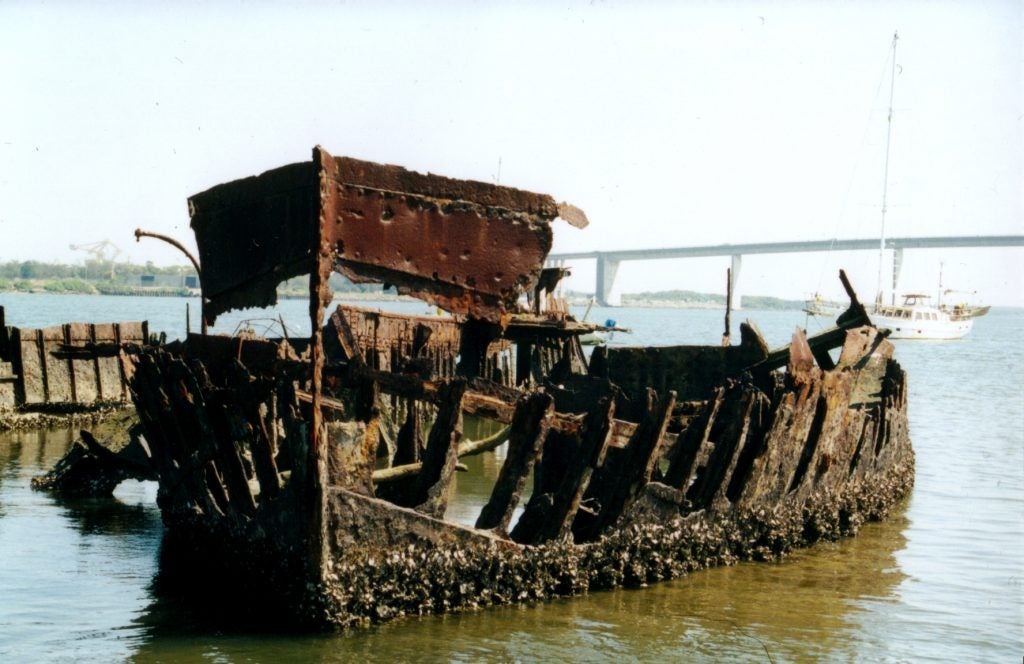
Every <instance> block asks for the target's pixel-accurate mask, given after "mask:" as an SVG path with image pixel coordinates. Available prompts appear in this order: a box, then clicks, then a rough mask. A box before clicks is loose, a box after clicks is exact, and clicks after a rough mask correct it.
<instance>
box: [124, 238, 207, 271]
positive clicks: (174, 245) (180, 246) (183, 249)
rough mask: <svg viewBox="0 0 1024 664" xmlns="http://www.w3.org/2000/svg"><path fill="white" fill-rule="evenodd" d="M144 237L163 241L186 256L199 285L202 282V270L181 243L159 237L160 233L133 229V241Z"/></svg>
mask: <svg viewBox="0 0 1024 664" xmlns="http://www.w3.org/2000/svg"><path fill="white" fill-rule="evenodd" d="M144 237H152V238H156V239H157V240H163V241H164V242H166V243H167V244H169V245H171V246H172V247H175V248H176V249H177V250H178V251H180V252H181V253H183V254H185V256H187V257H188V259H189V260H190V261H192V267H194V268H195V269H196V274H197V275H199V283H202V282H203V270H202V268H200V267H199V261H198V260H197V259H196V257H195V256H193V255H192V252H191V251H189V250H188V249H186V248H185V245H183V244H182V243H180V242H178V241H177V240H175V239H174V238H173V237H168V236H166V235H161V234H160V233H153V232H151V231H144V230H142V229H141V228H136V229H135V241H136V242H138V241H139V240H141V239H142V238H144Z"/></svg>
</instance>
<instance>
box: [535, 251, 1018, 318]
mask: <svg viewBox="0 0 1024 664" xmlns="http://www.w3.org/2000/svg"><path fill="white" fill-rule="evenodd" d="M878 246H879V240H878V239H877V238H876V239H870V238H866V239H861V240H811V241H806V242H758V243H747V244H717V245H710V246H703V247H674V248H667V249H624V250H621V251H579V252H569V253H563V254H551V255H549V256H548V259H547V263H548V265H551V266H564V265H565V264H566V262H568V261H571V260H585V259H594V260H596V261H597V284H596V286H595V288H594V293H595V295H596V297H597V302H598V304H600V305H601V306H605V307H609V306H618V305H619V304H620V298H619V295H618V293H616V292H615V276H616V274H617V273H618V271H619V264H620V263H622V262H623V261H650V260H660V259H666V258H701V257H707V256H731V257H732V296H733V302H731V304H732V307H733V309H738V308H739V307H738V306H737V305H738V304H739V302H738V301H737V298H736V294H737V293H738V292H739V288H738V284H739V280H740V270H741V268H742V266H743V256H744V255H746V254H787V253H813V252H817V251H854V250H877V249H878ZM1021 246H1024V235H967V236H960V237H891V238H886V240H885V248H886V249H892V250H893V252H894V253H893V285H894V286H895V284H896V282H897V280H898V278H899V272H900V266H901V265H902V263H903V250H904V249H940V248H951V247H956V248H965V247H1021Z"/></svg>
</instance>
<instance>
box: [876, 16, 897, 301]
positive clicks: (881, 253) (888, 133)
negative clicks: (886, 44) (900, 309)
mask: <svg viewBox="0 0 1024 664" xmlns="http://www.w3.org/2000/svg"><path fill="white" fill-rule="evenodd" d="M899 38H900V35H899V33H898V32H894V33H893V35H892V74H891V75H890V77H889V117H888V120H887V121H886V129H885V174H884V176H883V178H882V232H881V240H880V241H879V244H878V294H877V295H876V296H875V306H878V305H880V304H882V263H883V262H884V259H885V213H886V210H887V203H888V195H889V143H890V141H891V139H892V97H893V92H894V91H895V88H896V42H897V41H898V40H899ZM895 297H896V294H895V293H893V298H895Z"/></svg>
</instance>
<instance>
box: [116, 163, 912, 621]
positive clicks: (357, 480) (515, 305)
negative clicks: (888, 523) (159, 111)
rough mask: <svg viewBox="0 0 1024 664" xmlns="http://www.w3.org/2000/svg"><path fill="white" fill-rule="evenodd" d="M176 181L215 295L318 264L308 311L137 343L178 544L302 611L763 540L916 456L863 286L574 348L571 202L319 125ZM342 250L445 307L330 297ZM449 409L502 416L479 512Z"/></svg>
mask: <svg viewBox="0 0 1024 664" xmlns="http://www.w3.org/2000/svg"><path fill="white" fill-rule="evenodd" d="M190 204H191V208H192V218H193V228H194V229H195V231H196V235H197V241H198V243H199V246H200V253H201V255H202V264H203V288H204V296H205V302H206V310H205V311H206V315H207V316H208V317H212V316H215V315H217V314H218V313H220V312H222V311H226V310H227V309H229V308H232V307H237V306H251V305H259V304H266V303H267V302H269V301H271V300H272V298H273V297H274V296H273V286H274V285H275V284H276V283H278V282H279V281H280V280H282V279H284V278H287V277H289V276H292V275H294V274H297V273H299V272H302V271H306V272H310V273H311V280H310V302H309V305H310V318H311V323H312V326H311V328H312V330H313V332H312V334H311V337H310V339H308V340H293V339H282V340H276V341H274V340H260V339H231V338H227V337H208V336H196V335H193V336H190V337H189V338H188V339H187V340H186V341H185V342H183V343H175V344H170V345H168V346H166V347H162V348H148V349H144V350H143V351H142V352H141V353H140V354H138V355H133V356H129V357H126V358H125V361H126V363H127V365H128V366H129V367H130V370H129V371H128V372H127V373H130V374H131V375H132V380H131V392H132V398H133V400H134V403H135V405H136V409H137V411H138V414H139V417H140V421H141V424H142V427H143V429H144V434H145V439H146V441H147V442H148V443H149V446H150V449H151V451H152V458H153V463H154V466H155V469H156V473H157V476H158V478H159V491H158V503H159V505H160V508H161V512H162V515H163V518H164V522H165V523H166V525H167V527H168V533H169V537H170V538H171V539H173V540H175V541H182V542H186V543H187V546H186V547H183V548H182V550H183V551H186V552H191V554H192V555H196V556H199V559H200V560H201V561H202V564H203V566H204V567H205V568H206V569H211V568H216V569H218V570H221V571H222V572H223V573H224V575H225V576H226V575H236V576H237V577H238V578H239V580H240V581H241V582H242V584H243V585H247V586H249V587H251V588H257V589H259V590H260V591H261V592H263V593H264V596H265V597H267V598H273V599H272V601H271V603H273V604H275V605H277V606H278V607H281V608H284V609H285V610H287V611H288V612H289V613H290V614H291V615H292V616H294V617H296V618H298V619H300V620H303V621H308V622H310V623H313V624H318V625H324V624H328V625H343V626H344V625H361V624H366V623H367V622H372V621H379V620H386V619H389V618H392V617H395V616H399V615H407V614H419V613H433V612H441V611H447V610H456V609H461V608H467V607H476V606H486V605H491V604H499V603H506V602H515V601H526V600H534V599H542V598H546V597H550V596H552V595H555V594H573V593H578V592H583V591H586V590H588V589H596V588H609V587H613V586H616V585H621V584H642V583H646V582H648V581H651V580H656V579H661V578H669V577H672V576H678V575H680V574H684V573H686V572H687V571H689V570H692V569H696V568H699V567H704V566H707V565H712V564H721V563H729V562H732V561H734V560H737V559H740V558H758V559H767V558H773V557H776V556H779V555H782V554H784V553H785V552H786V551H787V550H788V549H789V548H790V547H792V546H799V545H803V544H807V543H809V542H813V541H815V540H816V539H819V538H822V537H825V538H831V537H836V536H839V535H843V534H852V533H854V532H856V531H857V529H858V528H859V526H860V524H861V523H862V522H863V521H864V520H865V519H871V518H878V517H881V516H882V515H884V514H885V512H886V511H887V510H888V509H889V507H890V506H891V505H892V504H893V503H895V502H896V501H897V500H899V499H900V498H901V497H902V496H904V495H905V494H906V492H907V491H908V490H909V488H910V486H911V484H912V482H913V464H914V459H913V451H912V449H911V446H910V441H909V438H908V435H907V428H906V387H905V386H906V377H905V375H904V373H903V371H902V369H900V367H899V365H898V364H897V363H896V362H895V361H894V360H893V359H892V346H891V344H890V343H889V342H888V341H886V340H885V339H884V337H883V336H882V335H880V334H879V333H878V332H877V331H876V330H875V329H874V328H872V327H870V326H866V327H863V325H865V324H866V323H867V319H866V317H865V316H863V311H862V309H861V310H860V311H854V309H855V308H856V307H851V312H847V314H845V315H844V317H843V318H842V320H841V322H840V324H839V326H838V327H837V328H835V329H833V330H831V331H828V332H826V333H823V334H822V335H819V336H817V337H815V338H812V339H810V340H809V339H807V338H806V337H805V335H804V334H803V332H802V331H798V332H797V333H796V334H795V335H794V338H793V343H792V344H790V346H789V347H787V348H786V349H782V350H780V351H777V352H771V351H769V350H768V348H767V346H766V345H765V344H764V342H763V340H762V339H761V338H760V335H759V334H758V333H757V331H756V328H754V327H753V326H752V325H747V326H744V327H743V340H742V342H741V344H740V345H739V346H736V347H728V348H721V347H715V348H710V349H709V348H703V347H678V348H662V349H656V350H647V349H627V350H621V351H620V350H617V349H613V350H607V351H606V350H600V351H595V354H594V355H593V357H592V358H591V359H590V361H589V362H588V361H587V359H586V358H585V357H584V355H583V353H582V349H581V346H580V343H579V336H580V335H581V334H584V333H585V332H588V331H590V330H592V329H593V328H594V326H591V325H587V324H584V323H580V322H577V321H574V320H573V319H572V317H571V316H570V315H569V314H568V309H567V307H566V306H564V304H560V303H559V302H558V301H557V300H555V299H554V298H553V296H552V292H553V291H554V290H555V285H556V284H557V281H558V279H559V278H561V276H563V274H564V271H563V270H542V266H543V262H544V258H545V256H546V254H547V251H548V248H549V247H550V226H549V222H550V220H551V219H552V218H553V217H554V216H555V215H556V214H561V213H562V211H561V210H560V209H559V206H557V205H555V204H554V203H553V200H552V199H550V198H549V197H546V196H541V195H538V194H531V193H528V192H519V191H517V190H510V189H507V188H501V187H493V186H491V185H485V184H481V183H466V182H459V181H454V180H449V179H447V178H439V177H437V176H430V175H428V176H422V175H418V174H413V173H409V172H408V171H405V170H404V169H400V168H398V167H392V166H381V165H376V164H367V163H365V162H357V161H354V160H347V159H344V158H338V159H335V158H333V157H331V156H330V155H328V154H327V153H326V152H325V151H323V150H322V149H320V148H316V149H315V150H314V159H313V162H312V164H310V163H306V164H297V165H293V166H287V167H284V168H281V169H276V170H274V171H269V172H267V173H264V174H263V175H261V176H258V177H256V178H249V179H247V180H240V181H237V182H233V183H229V184H226V185H221V186H219V187H215V188H214V189H211V190H209V191H207V192H204V193H203V194H199V195H197V196H194V197H193V198H192V199H191V201H190ZM239 229H246V230H247V232H249V231H251V234H250V235H247V236H246V237H239ZM455 266H458V267H455ZM331 269H338V270H340V271H342V272H343V273H345V274H347V275H349V276H350V277H352V278H356V279H363V280H379V281H386V282H388V283H391V284H394V285H395V286H396V287H397V288H398V290H399V291H400V292H407V293H411V294H414V295H416V296H418V297H420V298H422V299H424V300H425V301H427V302H430V303H432V304H436V305H438V306H441V307H442V308H445V309H447V310H448V311H449V312H450V313H452V314H453V316H452V317H451V318H443V317H437V318H434V317H425V316H419V317H416V316H401V315H397V314H380V313H376V312H370V311H367V310H360V309H356V308H353V307H344V306H342V307H339V308H338V309H337V310H336V311H334V312H333V313H332V314H331V315H330V316H325V312H324V309H325V307H326V306H327V304H328V303H329V302H330V297H329V293H328V291H327V288H326V282H327V276H328V272H329V271H330V270H331ZM521 295H522V296H525V297H526V298H527V299H528V300H529V307H528V308H524V307H521V306H520V304H519V302H518V300H519V298H520V296H521ZM854 304H856V302H855V301H854ZM840 346H842V351H841V353H840V355H839V359H838V361H836V360H833V358H832V356H831V355H830V353H829V351H830V350H832V349H834V348H836V347H840ZM666 367H668V368H670V370H665V368H666ZM783 368H784V369H785V371H782V370H781V369H783ZM464 413H469V414H473V415H475V416H476V417H484V418H488V419H492V420H495V421H497V422H500V423H502V424H507V425H508V426H509V429H508V438H509V449H508V453H507V454H506V456H505V460H504V463H503V464H502V467H501V469H500V471H499V474H498V479H497V481H496V482H495V486H494V488H493V490H492V493H491V496H490V499H489V500H488V501H487V503H486V505H485V506H484V507H483V509H482V510H481V512H480V514H479V515H478V518H477V519H476V527H469V526H463V525H458V524H454V523H451V522H449V521H446V520H444V516H445V512H446V508H447V503H448V496H449V492H450V491H451V490H452V488H453V482H452V480H453V477H454V476H455V474H454V470H455V468H456V460H457V458H458V456H459V455H460V454H462V453H464V452H465V451H466V446H465V445H464V444H463V443H462V441H461V437H462V429H463V414H464ZM396 463H399V464H407V465H402V466H401V468H402V470H401V471H400V472H393V471H394V470H395V469H393V468H387V466H388V465H389V464H390V465H393V464H396ZM406 469H408V470H406ZM382 472H386V473H387V475H388V481H384V476H383V475H381V474H380V473H382ZM530 475H532V477H533V484H532V488H531V490H530V493H529V496H526V495H524V494H525V492H526V484H527V482H528V477H529V476H530ZM524 501H525V505H522V512H521V514H520V516H519V518H518V519H515V518H514V515H515V514H516V513H517V512H518V510H519V508H520V504H521V503H523V502H524ZM183 555H185V554H183Z"/></svg>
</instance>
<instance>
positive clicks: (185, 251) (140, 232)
mask: <svg viewBox="0 0 1024 664" xmlns="http://www.w3.org/2000/svg"><path fill="white" fill-rule="evenodd" d="M144 237H151V238H155V239H157V240H163V241H164V242H166V243H167V244H169V245H171V246H172V247H175V248H176V249H177V250H178V251H180V252H181V253H183V254H185V256H187V257H188V259H189V260H190V261H192V267H194V268H195V269H196V276H198V277H199V292H200V299H201V300H203V301H205V299H206V298H205V297H203V296H202V292H203V270H202V268H201V267H199V260H198V259H196V257H195V256H193V255H192V252H191V251H189V250H188V249H186V248H185V245H183V244H182V243H180V242H178V241H177V240H175V239H174V238H173V237H169V236H167V235H162V234H161V233H153V232H151V231H144V230H142V229H141V228H136V229H135V241H136V242H138V241H139V240H141V239H142V238H144ZM200 320H201V321H202V333H203V335H204V336H205V335H206V314H205V313H204V314H202V317H201V319H200Z"/></svg>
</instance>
